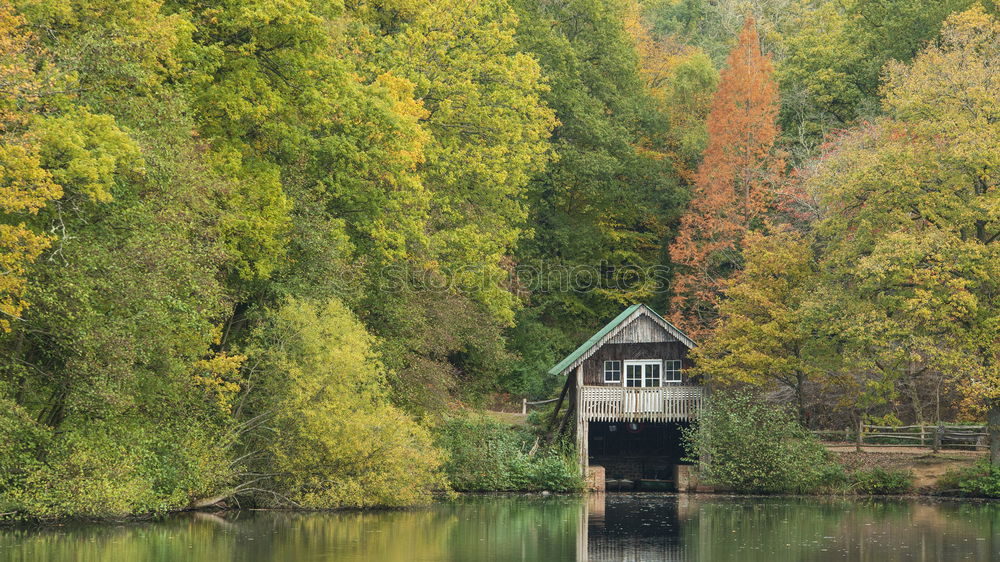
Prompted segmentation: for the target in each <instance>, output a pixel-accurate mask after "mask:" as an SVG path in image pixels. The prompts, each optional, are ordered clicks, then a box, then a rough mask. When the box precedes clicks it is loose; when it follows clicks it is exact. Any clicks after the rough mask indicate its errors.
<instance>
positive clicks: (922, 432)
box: [920, 424, 927, 447]
mask: <svg viewBox="0 0 1000 562" xmlns="http://www.w3.org/2000/svg"><path fill="white" fill-rule="evenodd" d="M924 433H925V432H924V424H920V446H921V447H923V446H924V445H926V444H927V443H926V440H925V435H924Z"/></svg>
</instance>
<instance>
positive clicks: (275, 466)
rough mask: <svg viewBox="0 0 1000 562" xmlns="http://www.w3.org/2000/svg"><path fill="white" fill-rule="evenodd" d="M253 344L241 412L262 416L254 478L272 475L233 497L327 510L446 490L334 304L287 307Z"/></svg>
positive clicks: (418, 498)
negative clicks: (252, 386)
mask: <svg viewBox="0 0 1000 562" xmlns="http://www.w3.org/2000/svg"><path fill="white" fill-rule="evenodd" d="M256 339H257V342H256V343H257V345H256V346H254V347H252V348H251V349H250V350H249V352H248V355H249V356H250V357H251V359H252V360H253V361H255V362H258V367H257V368H258V370H259V377H260V382H259V383H258V384H259V386H258V388H257V391H256V394H255V395H254V396H252V397H250V398H249V399H248V401H249V402H250V406H249V407H250V408H252V409H253V411H254V413H258V412H263V413H272V415H271V417H270V418H269V419H268V423H267V424H266V427H262V428H260V430H259V431H256V432H254V433H253V434H252V435H251V438H250V439H251V441H250V442H251V447H253V448H256V449H259V450H261V451H262V452H263V454H262V458H261V460H260V461H258V465H257V466H256V467H255V470H254V471H256V472H260V473H264V474H273V475H274V476H273V477H272V478H269V479H265V480H261V482H259V483H255V484H253V486H252V487H253V488H254V490H250V485H244V486H243V487H242V489H243V490H250V491H251V492H255V494H254V495H255V499H256V500H258V501H259V502H260V503H263V504H267V503H277V504H281V505H287V503H288V502H289V500H291V501H292V502H294V503H295V504H298V505H301V506H304V507H315V508H337V507H376V506H377V507H386V506H391V507H398V506H406V505H414V504H418V503H426V502H428V501H430V499H431V494H432V492H433V491H435V490H440V489H444V488H445V487H446V483H445V481H444V475H443V473H442V472H441V451H439V450H438V449H437V448H435V447H434V446H433V444H432V442H431V436H430V432H429V431H428V430H427V428H425V427H424V426H422V425H420V424H418V423H417V422H416V421H415V420H414V419H412V418H411V417H410V416H408V415H407V414H406V412H404V411H402V410H401V409H399V408H397V407H396V406H394V405H393V404H392V403H391V402H390V401H389V399H388V382H387V380H386V375H387V372H386V369H385V367H384V366H383V365H382V363H381V362H380V361H379V359H378V357H377V356H376V354H375V351H374V350H373V348H372V344H373V342H374V340H373V338H372V336H371V335H370V334H369V333H368V332H367V331H366V330H365V327H364V325H362V324H361V322H360V321H358V320H357V318H355V317H354V315H353V314H352V313H351V312H350V310H349V309H348V308H347V307H346V306H344V305H343V304H342V303H341V302H340V301H337V300H330V301H326V302H312V301H304V300H288V301H287V302H286V303H285V304H284V306H282V307H281V308H280V309H278V310H274V311H271V312H270V313H269V314H268V318H267V323H266V325H265V326H264V327H262V328H261V329H260V331H259V333H258V334H257V336H256ZM251 450H253V449H251Z"/></svg>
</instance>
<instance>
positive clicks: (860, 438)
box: [854, 418, 865, 453]
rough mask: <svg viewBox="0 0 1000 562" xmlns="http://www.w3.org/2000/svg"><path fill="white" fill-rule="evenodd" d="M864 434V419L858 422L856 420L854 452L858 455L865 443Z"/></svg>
mask: <svg viewBox="0 0 1000 562" xmlns="http://www.w3.org/2000/svg"><path fill="white" fill-rule="evenodd" d="M864 434H865V420H864V418H861V419H860V420H858V436H857V443H856V444H855V446H854V450H855V451H857V452H859V453H860V452H861V445H863V444H864V442H865V437H864Z"/></svg>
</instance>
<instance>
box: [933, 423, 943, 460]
mask: <svg viewBox="0 0 1000 562" xmlns="http://www.w3.org/2000/svg"><path fill="white" fill-rule="evenodd" d="M943 434H944V424H942V423H941V422H938V424H937V427H935V428H934V452H935V453H937V452H939V451H940V450H941V438H942V437H943Z"/></svg>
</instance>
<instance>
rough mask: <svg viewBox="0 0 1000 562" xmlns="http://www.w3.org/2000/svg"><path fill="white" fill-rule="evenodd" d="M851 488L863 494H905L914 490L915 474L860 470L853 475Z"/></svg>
mask: <svg viewBox="0 0 1000 562" xmlns="http://www.w3.org/2000/svg"><path fill="white" fill-rule="evenodd" d="M851 487H852V488H853V489H854V490H855V491H857V492H860V493H862V494H872V495H877V494H886V495H888V494H905V493H906V492H909V491H910V490H912V489H913V473H912V472H910V471H909V470H885V469H883V468H873V469H871V470H858V471H856V472H854V473H853V474H851Z"/></svg>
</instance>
